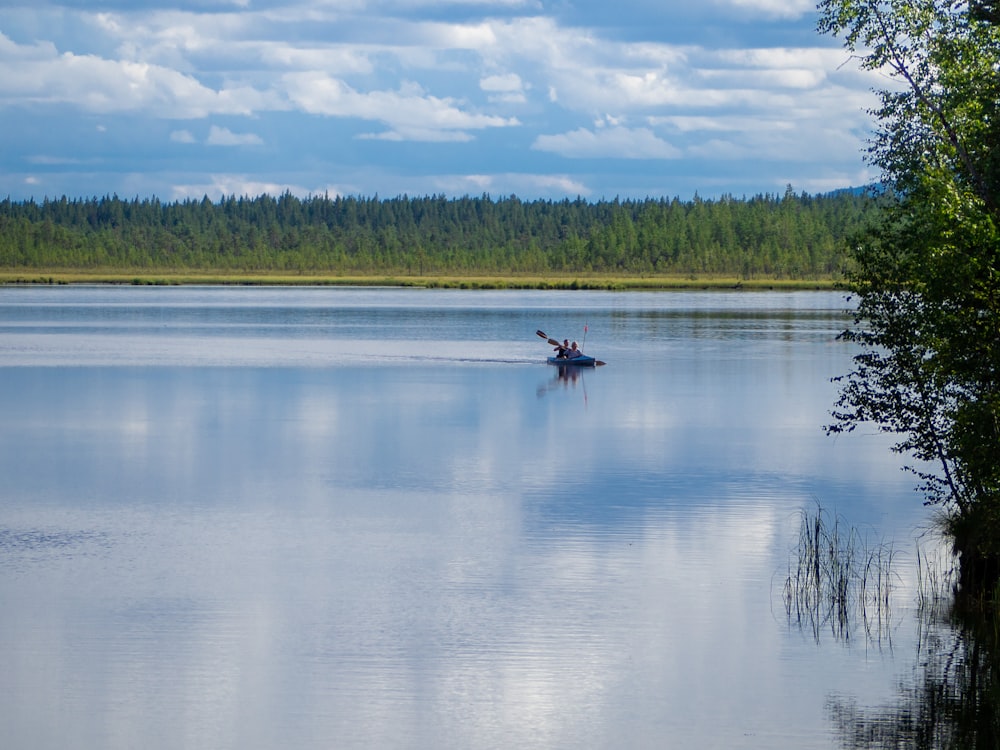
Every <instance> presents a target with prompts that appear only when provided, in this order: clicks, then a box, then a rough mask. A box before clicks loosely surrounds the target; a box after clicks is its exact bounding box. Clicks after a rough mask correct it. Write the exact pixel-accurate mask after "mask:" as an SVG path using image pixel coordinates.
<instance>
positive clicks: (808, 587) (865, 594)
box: [782, 505, 898, 641]
mask: <svg viewBox="0 0 1000 750" xmlns="http://www.w3.org/2000/svg"><path fill="white" fill-rule="evenodd" d="M897 557H898V554H897V551H896V549H895V547H894V545H893V544H892V542H891V541H886V540H884V539H874V538H873V536H872V534H862V533H861V532H860V531H859V530H858V529H857V528H854V527H847V526H845V524H844V523H843V520H842V519H841V517H840V516H836V515H831V514H830V513H828V512H827V511H826V510H824V509H823V508H822V507H821V506H819V505H817V506H816V509H815V511H814V512H809V511H805V510H804V511H803V512H802V518H801V521H800V526H799V538H798V543H797V545H796V547H795V549H794V551H793V553H792V556H791V558H790V560H789V565H788V574H787V576H786V578H785V582H784V586H783V588H782V598H783V601H784V605H785V614H786V616H787V618H788V621H789V623H795V624H797V625H798V626H799V627H808V628H809V629H810V630H811V632H812V634H813V636H814V638H816V639H817V640H818V639H819V637H820V634H821V632H823V630H825V629H826V628H827V627H828V628H829V629H830V633H831V635H833V636H834V637H836V638H841V639H844V640H849V639H850V638H851V634H852V631H853V629H854V627H855V624H856V623H857V622H860V623H861V624H862V625H863V626H864V630H865V633H866V634H867V636H868V637H869V638H870V639H873V640H877V641H882V640H883V638H886V637H888V635H889V632H890V631H889V626H890V624H891V619H892V593H893V591H894V589H895V584H896V582H897V581H898V575H897V573H896V572H895V570H894V565H895V563H896V560H897Z"/></svg>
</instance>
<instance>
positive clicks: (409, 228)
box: [0, 186, 873, 279]
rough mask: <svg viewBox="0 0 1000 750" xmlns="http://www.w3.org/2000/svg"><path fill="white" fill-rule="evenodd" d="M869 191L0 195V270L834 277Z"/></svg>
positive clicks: (867, 208) (864, 211) (869, 207)
mask: <svg viewBox="0 0 1000 750" xmlns="http://www.w3.org/2000/svg"><path fill="white" fill-rule="evenodd" d="M872 210H873V206H872V201H871V200H870V198H868V197H866V196H864V195H860V194H858V193H856V192H851V191H844V192H840V193H836V194H832V195H824V196H810V195H806V194H796V193H794V192H793V191H792V189H791V187H790V186H789V188H788V189H787V190H786V191H785V193H784V194H783V195H758V196H755V197H753V198H743V199H736V198H733V197H724V198H721V199H718V200H702V199H699V198H695V199H694V200H692V201H687V202H682V201H680V200H678V199H676V198H675V199H673V200H666V199H646V200H641V201H620V200H614V201H599V202H588V201H584V200H582V199H577V200H563V201H555V202H553V201H530V202H528V201H522V200H520V199H518V198H517V197H516V196H510V197H508V198H503V199H493V198H490V197H489V196H486V195H484V196H482V197H479V198H471V197H464V198H458V199H446V198H445V197H443V196H428V197H420V198H411V197H408V196H401V197H397V198H391V199H379V198H378V197H374V198H362V197H351V196H346V197H334V198H330V197H327V196H321V197H310V198H306V199H299V198H296V197H294V196H292V195H291V194H288V193H286V194H284V195H281V196H278V197H276V198H275V197H271V196H266V195H262V196H259V197H257V198H237V197H235V196H232V197H228V198H224V199H222V200H221V201H219V202H212V201H209V200H208V198H205V199H203V200H200V201H196V200H186V201H182V202H176V203H161V202H160V201H159V200H156V199H147V200H139V199H134V200H123V199H120V198H118V197H117V196H111V197H107V196H106V197H103V198H89V199H72V200H71V199H68V198H66V197H63V198H60V199H57V200H49V199H46V200H44V201H42V202H41V203H37V202H35V201H24V202H14V201H11V200H10V199H7V200H5V201H0V267H2V268H6V269H13V270H17V269H49V270H53V269H122V270H131V269H137V270H138V269H151V268H156V269H176V270H224V271H239V272H265V271H267V272H286V273H287V272H292V273H296V272H301V273H324V274H345V275H346V274H385V273H392V274H411V275H425V274H444V273H450V274H510V273H515V274H516V273H530V274H545V273H589V272H598V273H612V274H616V275H641V274H676V275H684V276H700V275H707V274H717V275H730V276H736V277H741V278H745V279H750V278H775V279H780V278H795V279H807V278H837V277H839V276H840V275H841V274H842V273H843V270H844V269H843V266H844V263H845V260H846V253H845V251H844V247H845V238H846V236H847V234H848V233H849V232H851V231H852V230H853V229H855V228H856V227H858V226H859V224H860V223H861V222H862V221H864V218H865V216H866V215H867V214H868V213H870V212H871V211H872Z"/></svg>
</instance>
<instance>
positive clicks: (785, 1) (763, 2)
mask: <svg viewBox="0 0 1000 750" xmlns="http://www.w3.org/2000/svg"><path fill="white" fill-rule="evenodd" d="M716 4H717V5H721V6H723V7H731V8H737V9H739V10H748V11H751V12H755V13H762V14H764V15H765V16H769V17H771V18H787V19H794V18H801V17H802V16H804V15H807V14H809V13H813V12H815V10H816V3H815V2H814V0H716Z"/></svg>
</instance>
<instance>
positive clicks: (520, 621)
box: [0, 287, 928, 750]
mask: <svg viewBox="0 0 1000 750" xmlns="http://www.w3.org/2000/svg"><path fill="white" fill-rule="evenodd" d="M845 306H846V302H845V300H844V299H843V297H842V296H841V295H840V294H837V293H822V292H802V293H777V292H773V293H772V292H760V293H757V292H755V293H747V292H743V293H739V292H733V293H722V292H713V293H698V292H678V293H656V294H645V293H628V294H618V293H589V292H587V293H584V292H559V293H556V292H552V293H548V292H485V291H483V292H463V291H444V290H433V291H432V290H400V289H312V288H310V289H252V288H250V289H242V288H241V289H232V288H187V287H183V288H104V287H98V288H88V287H69V288H27V289H21V288H0V414H2V415H3V418H2V421H0V601H2V602H3V606H2V607H0V734H2V741H0V744H2V745H3V747H5V748H12V749H15V750H21V749H24V750H29V749H31V750H43V749H45V748H59V749H60V750H61V749H63V748H68V747H75V748H102V749H110V748H136V747H142V748H147V749H149V750H157V749H158V748H163V749H164V750H166V749H168V748H169V749H171V750H173V749H176V748H206V749H208V748H212V749H218V748H240V749H241V750H242V749H248V748H250V749H253V748H278V747H289V748H302V749H304V750H308V749H311V748H360V747H365V748H367V747H379V748H444V747H454V748H459V747H461V748H508V747H544V748H581V747H588V748H589V747H592V748H624V747H630V748H664V747H670V748H674V747H676V748H797V749H807V748H832V747H838V746H839V741H840V739H839V736H838V734H837V732H836V728H835V726H834V722H833V721H832V719H831V715H830V705H831V701H857V702H859V703H861V704H865V703H879V702H883V701H885V700H887V699H888V698H889V697H890V696H891V695H892V694H893V691H894V688H895V686H896V684H897V682H898V680H899V675H900V673H902V672H905V671H906V670H908V669H909V667H910V665H911V662H912V659H913V648H912V642H913V638H914V634H913V632H912V631H913V626H912V625H910V624H909V622H910V618H908V617H907V616H906V610H907V607H908V606H909V605H910V604H911V603H912V598H913V597H912V593H913V592H912V582H911V581H910V580H909V575H908V574H907V573H906V572H905V569H904V572H903V573H902V575H901V580H900V582H899V586H898V593H899V597H898V601H899V602H900V605H899V606H897V607H896V608H895V609H894V611H893V614H894V618H893V622H892V624H891V626H890V627H889V628H888V629H886V630H885V631H884V632H881V633H880V634H879V637H878V638H877V639H875V640H873V639H872V638H871V637H866V636H865V634H864V633H863V632H861V633H858V634H856V635H855V636H853V637H852V638H851V639H849V640H846V641H845V640H844V639H838V638H833V637H831V636H830V634H829V633H828V632H827V631H825V630H824V629H823V628H821V629H820V631H819V637H817V636H816V633H815V632H813V631H811V630H810V629H808V628H806V629H803V628H799V627H797V626H795V625H794V624H790V623H789V622H788V620H787V618H786V616H785V612H784V609H783V606H782V603H781V597H780V588H781V583H782V581H783V578H784V575H785V574H786V572H787V568H788V561H789V556H790V552H791V550H792V548H793V547H794V544H795V542H796V539H797V532H798V525H799V520H800V513H801V512H802V511H803V510H811V509H813V508H815V506H816V504H817V503H821V504H822V505H823V506H824V507H826V508H829V509H832V510H834V511H835V512H837V513H839V514H840V515H842V516H843V517H844V518H845V519H846V521H847V522H849V523H850V524H852V525H857V526H860V527H864V528H871V529H873V530H874V531H875V533H877V534H878V535H881V536H885V537H888V538H890V539H894V540H895V541H896V543H897V545H898V547H899V549H900V553H901V554H902V555H903V556H904V557H906V556H907V554H908V552H909V550H910V548H911V547H912V540H913V537H914V535H915V534H916V533H917V531H918V527H919V526H921V525H922V524H925V523H926V522H927V520H928V519H927V517H926V510H925V509H924V508H922V506H921V504H920V501H919V498H918V497H917V496H915V495H914V494H913V493H912V491H911V489H910V487H911V480H910V478H909V477H908V476H907V475H905V474H903V473H902V472H900V471H899V463H898V458H897V457H895V456H894V455H892V454H891V453H890V452H889V451H888V450H887V445H888V442H887V441H886V440H885V439H884V438H883V437H880V436H878V435H875V434H867V435H866V434H856V435H851V436H848V437H840V438H837V439H834V438H830V437H827V436H826V435H825V434H824V432H823V430H822V425H823V424H825V423H826V422H828V421H829V416H828V414H829V410H830V408H831V406H832V404H833V400H834V398H835V393H836V391H835V386H834V385H832V384H831V383H830V382H829V378H830V377H831V376H834V375H837V374H840V373H843V372H845V371H846V370H847V369H848V367H849V364H850V357H851V355H852V354H853V351H852V350H851V349H850V348H849V347H848V345H846V344H843V343H841V342H838V341H836V338H835V337H836V334H837V333H838V332H839V331H840V330H841V329H842V328H843V327H844V325H845V323H846V318H845V317H844V313H843V310H844V308H845ZM536 329H541V330H542V331H544V332H545V333H547V335H549V336H552V337H556V338H559V339H561V338H563V337H569V338H571V339H574V338H575V339H576V340H578V341H580V342H581V343H584V344H585V349H586V351H587V352H588V353H591V354H593V355H595V356H597V357H599V358H600V359H602V360H605V361H606V362H608V365H607V366H605V367H601V368H598V369H596V370H590V371H586V372H581V373H575V374H572V375H565V376H563V375H561V374H560V373H559V372H558V371H557V368H554V367H550V366H547V365H545V364H544V357H545V356H546V355H547V354H548V353H549V347H548V346H547V345H546V344H545V342H544V341H542V340H541V339H540V338H538V337H537V336H536V335H535V331H536Z"/></svg>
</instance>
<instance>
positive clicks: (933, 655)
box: [829, 609, 1000, 750]
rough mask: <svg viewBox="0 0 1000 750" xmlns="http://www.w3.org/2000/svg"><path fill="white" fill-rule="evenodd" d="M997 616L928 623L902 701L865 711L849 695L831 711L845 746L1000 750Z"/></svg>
mask: <svg viewBox="0 0 1000 750" xmlns="http://www.w3.org/2000/svg"><path fill="white" fill-rule="evenodd" d="M997 618H998V614H997V613H996V612H993V613H990V614H987V615H983V614H982V613H975V614H972V613H964V614H963V613H960V612H957V611H955V610H951V611H948V612H945V613H943V614H942V613H941V612H940V611H935V610H934V609H930V610H928V611H925V612H924V613H922V616H921V625H922V629H921V637H920V639H919V642H918V648H917V653H916V658H915V664H914V666H913V674H912V676H911V678H910V679H907V680H904V681H903V682H902V684H901V685H900V687H899V691H898V696H897V698H896V701H895V702H894V703H891V704H887V705H880V706H874V707H864V706H860V705H858V702H857V701H856V700H853V699H851V698H848V697H844V696H835V697H833V698H832V699H831V701H830V705H829V710H830V714H831V717H832V719H833V721H834V723H835V725H836V727H837V731H838V734H839V736H840V742H841V746H842V747H844V748H852V749H857V750H862V749H864V750H882V749H883V748H884V749H888V748H902V747H906V748H927V750H987V749H988V750H995V748H998V747H1000V640H998V634H1000V620H998V619H997Z"/></svg>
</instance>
